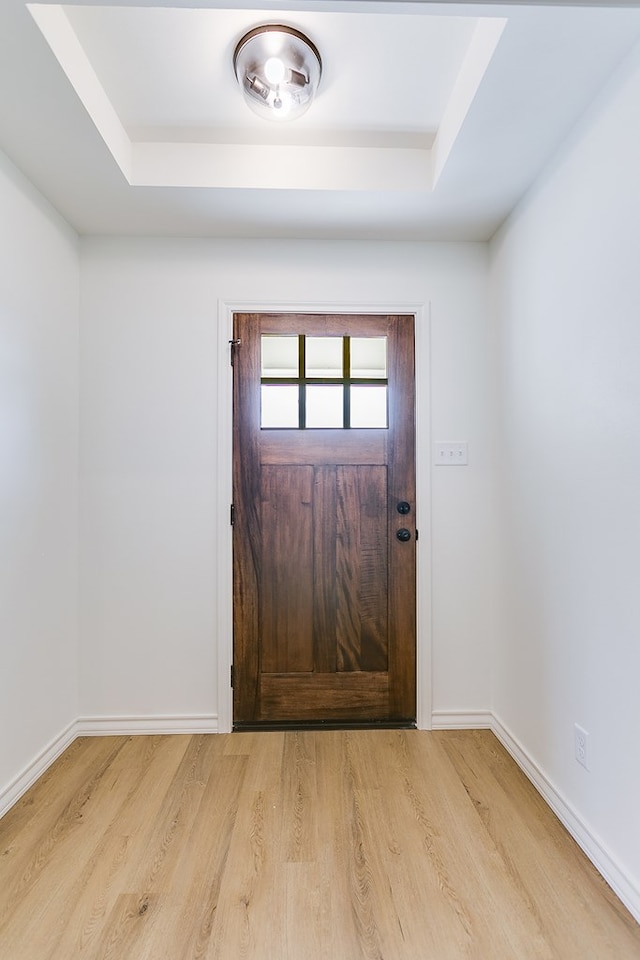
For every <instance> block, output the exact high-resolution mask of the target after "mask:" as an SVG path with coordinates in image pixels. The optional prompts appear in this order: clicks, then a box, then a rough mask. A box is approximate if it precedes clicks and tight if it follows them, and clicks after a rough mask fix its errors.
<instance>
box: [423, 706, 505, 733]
mask: <svg viewBox="0 0 640 960" xmlns="http://www.w3.org/2000/svg"><path fill="white" fill-rule="evenodd" d="M492 724H493V714H492V713H491V711H490V710H434V711H433V713H432V714H431V729H432V730H490V729H491V728H492Z"/></svg>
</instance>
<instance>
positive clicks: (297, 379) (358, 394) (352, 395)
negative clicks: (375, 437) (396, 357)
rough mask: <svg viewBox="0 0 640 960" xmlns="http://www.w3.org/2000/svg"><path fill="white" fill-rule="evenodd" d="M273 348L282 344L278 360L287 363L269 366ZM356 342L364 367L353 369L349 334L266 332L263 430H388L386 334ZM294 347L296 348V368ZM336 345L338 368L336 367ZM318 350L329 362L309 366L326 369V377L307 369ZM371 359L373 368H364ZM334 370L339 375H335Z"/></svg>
mask: <svg viewBox="0 0 640 960" xmlns="http://www.w3.org/2000/svg"><path fill="white" fill-rule="evenodd" d="M276 341H279V342H278V343H276ZM294 341H297V343H295V344H294ZM338 341H341V343H340V344H339V343H338ZM274 346H275V347H276V348H280V352H281V354H282V356H281V357H280V360H281V361H282V360H283V361H284V362H281V365H280V367H272V366H270V364H272V363H273V356H271V357H267V354H273V350H272V348H273V347H274ZM353 346H354V352H356V353H360V354H361V359H360V362H361V366H360V367H359V368H358V369H356V370H355V371H354V369H353V363H352V338H351V337H350V336H345V337H326V338H322V337H312V336H309V337H307V336H306V335H304V334H300V335H299V336H295V335H288V336H287V335H285V336H282V335H276V334H263V335H262V364H261V374H262V375H261V378H260V384H261V427H262V429H298V430H306V429H327V428H328V429H345V430H350V429H354V428H358V429H371V428H383V429H386V428H387V427H388V423H389V417H388V376H387V360H386V346H387V345H386V337H372V338H364V337H358V338H354V344H353ZM294 347H295V348H297V370H296V364H295V358H294ZM338 347H340V353H341V364H340V366H339V367H337V366H335V358H336V356H337V355H338V354H337V350H338ZM276 352H277V350H276ZM314 353H316V354H319V357H318V359H319V360H324V361H325V367H322V366H321V365H320V363H318V360H316V362H315V365H314V366H312V367H311V370H312V371H313V370H322V371H323V374H324V375H322V376H313V375H310V373H309V366H310V355H312V354H314ZM331 355H333V357H332V356H331ZM367 359H368V360H369V364H370V366H369V368H366V367H364V366H362V364H363V362H364V361H365V360H367ZM327 360H329V361H330V362H329V364H326V361H327ZM372 361H373V362H372ZM332 363H333V364H334V366H333V367H332V366H331V364H332ZM333 369H335V375H331V373H332V372H333ZM327 373H328V374H329V375H326V374H327ZM269 374H273V375H269ZM289 374H291V375H289ZM358 374H361V375H358ZM365 374H366V375H365ZM276 391H277V392H276ZM365 391H366V392H365ZM296 407H297V409H296Z"/></svg>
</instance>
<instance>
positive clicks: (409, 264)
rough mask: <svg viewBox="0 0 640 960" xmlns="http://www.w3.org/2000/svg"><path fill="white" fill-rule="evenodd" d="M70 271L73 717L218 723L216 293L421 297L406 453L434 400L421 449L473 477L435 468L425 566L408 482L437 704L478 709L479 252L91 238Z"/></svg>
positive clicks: (483, 385) (481, 496) (486, 488)
mask: <svg viewBox="0 0 640 960" xmlns="http://www.w3.org/2000/svg"><path fill="white" fill-rule="evenodd" d="M81 274H82V299H81V303H82V306H81V310H82V318H83V320H82V335H81V354H82V364H81V369H82V382H81V411H82V414H81V450H82V455H81V490H82V493H81V503H82V507H81V517H82V520H81V528H82V534H81V538H82V548H81V570H82V590H81V593H82V604H81V636H82V658H81V676H82V683H81V688H82V705H81V712H82V714H83V715H85V716H88V717H105V716H110V717H119V716H123V717H136V716H137V717H144V716H146V717H149V716H151V717H153V716H158V715H161V716H189V715H194V714H195V715H204V716H208V715H213V714H216V712H217V709H218V703H217V698H216V697H217V695H216V686H217V677H216V650H217V643H218V640H219V638H218V636H217V634H216V630H217V626H216V613H217V602H218V598H217V597H216V553H217V544H216V536H215V535H216V520H217V518H216V507H217V500H216V496H217V481H218V480H220V482H221V483H222V484H223V485H227V482H228V478H227V477H226V476H221V475H220V470H219V469H218V465H217V439H218V437H217V425H216V415H217V409H216V403H217V382H216V376H217V370H218V348H219V347H220V346H223V347H225V348H226V342H225V339H224V337H225V334H224V331H219V330H218V328H217V321H218V303H219V301H220V300H222V301H233V302H235V303H239V304H249V303H252V302H260V303H263V304H264V303H268V302H279V303H283V302H297V303H302V302H304V303H314V304H319V303H326V304H329V305H333V304H336V303H338V304H342V305H345V306H346V305H347V304H350V303H356V302H364V303H367V304H375V303H384V304H392V303H393V304H395V303H397V304H398V305H399V306H401V305H402V304H403V303H414V304H415V303H425V304H426V305H427V306H428V304H429V303H430V304H431V376H430V371H429V369H428V354H429V337H428V330H422V331H421V336H420V343H421V344H422V347H421V349H422V354H423V355H422V356H421V357H419V358H418V377H419V389H420V397H421V410H420V411H419V429H420V436H419V443H420V444H421V445H422V447H423V448H424V445H425V444H426V443H427V442H428V431H429V427H430V424H429V395H431V417H432V426H433V434H432V435H433V438H434V439H441V440H447V439H463V440H468V441H469V443H470V451H471V464H470V466H469V467H468V468H457V469H455V468H442V467H440V468H438V469H437V470H435V472H434V476H433V556H432V558H431V557H430V544H429V538H428V537H427V536H426V534H427V533H428V527H429V523H428V520H429V517H428V496H427V494H428V476H426V475H425V474H424V471H423V484H422V485H423V494H424V497H423V501H422V503H421V504H419V509H420V507H421V508H422V511H423V513H422V519H421V520H420V526H421V527H422V529H423V534H425V535H424V536H423V538H422V539H421V541H420V545H419V547H420V552H421V561H422V562H421V585H420V589H421V592H422V593H423V594H424V593H425V591H428V589H429V580H430V578H431V576H432V578H433V604H432V614H433V639H434V656H433V685H434V706H435V708H436V709H438V710H446V709H451V710H454V709H455V710H460V709H469V710H478V709H486V707H487V704H488V701H489V684H490V665H489V660H488V650H489V646H490V642H491V628H490V617H491V612H492V611H491V597H490V580H491V573H490V568H491V563H490V559H489V558H490V555H491V548H490V542H491V538H490V522H491V521H490V516H489V512H488V503H489V500H490V495H489V494H490V481H489V473H490V464H489V463H488V459H487V458H488V453H487V447H488V436H489V433H488V421H487V375H486V359H487V353H486V351H487V311H486V299H487V249H486V246H485V245H481V244H468V245H464V244H460V245H446V244H444V245H429V244H418V243H405V244H401V243H398V244H382V243H374V242H371V243H320V242H318V243H315V242H299V243H296V242H287V241H281V242H253V241H251V242H250V241H246V242H244V241H234V242H227V241H207V240H198V241H195V240H193V241H190V240H168V241H163V240H158V241H152V240H126V239H119V240H100V239H87V240H83V241H82V244H81ZM427 453H428V451H427ZM423 455H424V454H423ZM425 460H426V463H427V466H428V463H429V457H428V456H426V458H425ZM224 519H225V522H226V509H225V518H224ZM488 544H489V546H488ZM220 639H221V642H228V638H220Z"/></svg>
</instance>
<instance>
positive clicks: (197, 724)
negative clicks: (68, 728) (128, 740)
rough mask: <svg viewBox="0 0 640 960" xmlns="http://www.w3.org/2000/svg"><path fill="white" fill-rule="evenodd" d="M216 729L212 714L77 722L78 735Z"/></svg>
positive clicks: (216, 725) (205, 731) (120, 734)
mask: <svg viewBox="0 0 640 960" xmlns="http://www.w3.org/2000/svg"><path fill="white" fill-rule="evenodd" d="M217 732H218V716H217V714H215V713H211V714H208V713H203V714H184V715H180V714H173V715H168V716H158V715H154V716H149V717H140V716H138V717H122V716H120V717H80V718H79V719H78V722H77V723H76V736H78V737H109V736H119V737H122V736H136V735H143V734H173V733H186V734H197V733H217Z"/></svg>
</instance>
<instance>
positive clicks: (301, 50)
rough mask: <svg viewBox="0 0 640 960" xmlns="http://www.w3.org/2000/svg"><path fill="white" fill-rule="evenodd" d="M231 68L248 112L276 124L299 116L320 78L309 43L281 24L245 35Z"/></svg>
mask: <svg viewBox="0 0 640 960" xmlns="http://www.w3.org/2000/svg"><path fill="white" fill-rule="evenodd" d="M233 67H234V70H235V74H236V77H237V80H238V83H239V84H240V87H241V89H242V92H243V94H244V98H245V100H246V102H247V103H248V105H249V106H250V107H251V109H252V110H253V111H254V112H255V113H257V114H258V115H259V116H261V117H265V118H266V119H268V120H276V121H277V120H293V119H294V118H295V117H299V116H301V115H302V114H303V113H304V112H305V111H306V110H307V109H308V108H309V106H310V105H311V101H312V100H313V97H314V95H315V92H316V90H317V88H318V84H319V83H320V77H321V75H322V60H321V59H320V54H319V53H318V50H317V49H316V47H315V46H314V44H313V43H312V42H311V40H309V38H308V37H305V35H304V34H303V33H300V31H299V30H295V29H294V28H293V27H287V26H284V25H283V24H265V25H264V26H261V27H255V28H254V29H253V30H250V31H249V33H247V34H245V35H244V36H243V37H242V39H241V40H240V41H239V42H238V44H237V46H236V49H235V52H234V55H233Z"/></svg>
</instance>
